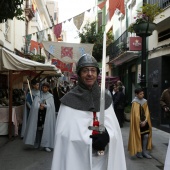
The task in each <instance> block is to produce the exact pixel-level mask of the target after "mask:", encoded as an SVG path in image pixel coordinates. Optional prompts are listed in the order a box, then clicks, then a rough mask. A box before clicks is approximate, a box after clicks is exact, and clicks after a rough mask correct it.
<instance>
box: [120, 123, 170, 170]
mask: <svg viewBox="0 0 170 170" xmlns="http://www.w3.org/2000/svg"><path fill="white" fill-rule="evenodd" d="M129 126H130V123H129V122H125V123H124V127H123V128H121V131H122V136H123V142H124V149H125V156H126V164H127V170H163V167H164V161H165V157H166V151H167V146H168V142H169V133H166V132H164V131H161V130H159V129H156V128H154V127H153V128H152V144H153V149H152V151H151V152H150V154H151V156H152V159H146V158H143V159H139V158H137V157H136V156H134V157H131V156H130V155H129V153H128V151H127V149H128V138H129Z"/></svg>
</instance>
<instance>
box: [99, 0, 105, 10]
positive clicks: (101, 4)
mask: <svg viewBox="0 0 170 170" xmlns="http://www.w3.org/2000/svg"><path fill="white" fill-rule="evenodd" d="M106 1H107V0H105V1H103V2H102V3H100V4H98V5H97V6H98V7H99V8H100V9H103V7H104V6H105V4H106Z"/></svg>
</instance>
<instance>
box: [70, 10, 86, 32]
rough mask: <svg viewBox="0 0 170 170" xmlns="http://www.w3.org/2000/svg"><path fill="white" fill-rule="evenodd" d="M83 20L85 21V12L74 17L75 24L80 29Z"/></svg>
mask: <svg viewBox="0 0 170 170" xmlns="http://www.w3.org/2000/svg"><path fill="white" fill-rule="evenodd" d="M83 21H84V12H83V13H82V14H80V15H77V16H75V17H74V18H73V22H74V25H75V26H76V27H77V29H78V30H80V27H81V25H82V24H83Z"/></svg>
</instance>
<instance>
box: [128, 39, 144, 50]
mask: <svg viewBox="0 0 170 170" xmlns="http://www.w3.org/2000/svg"><path fill="white" fill-rule="evenodd" d="M129 44H130V46H129V50H130V51H141V50H142V38H141V37H129Z"/></svg>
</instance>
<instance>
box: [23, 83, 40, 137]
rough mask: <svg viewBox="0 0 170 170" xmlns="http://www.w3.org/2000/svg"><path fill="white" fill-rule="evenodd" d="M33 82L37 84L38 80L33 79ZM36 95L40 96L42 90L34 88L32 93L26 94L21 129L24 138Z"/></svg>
mask: <svg viewBox="0 0 170 170" xmlns="http://www.w3.org/2000/svg"><path fill="white" fill-rule="evenodd" d="M31 83H32V85H36V84H37V83H38V82H37V81H32V82H31ZM31 94H32V96H31ZM35 96H38V97H40V90H37V89H34V88H33V89H32V90H31V93H30V92H28V94H27V95H26V100H25V104H24V112H23V120H22V129H21V137H22V138H23V137H24V134H25V129H26V126H27V121H28V117H29V112H30V109H31V105H32V102H33V100H34V98H35Z"/></svg>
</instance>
